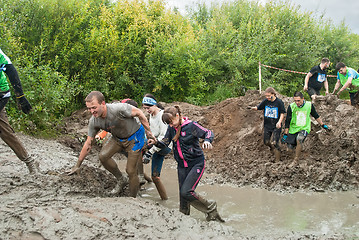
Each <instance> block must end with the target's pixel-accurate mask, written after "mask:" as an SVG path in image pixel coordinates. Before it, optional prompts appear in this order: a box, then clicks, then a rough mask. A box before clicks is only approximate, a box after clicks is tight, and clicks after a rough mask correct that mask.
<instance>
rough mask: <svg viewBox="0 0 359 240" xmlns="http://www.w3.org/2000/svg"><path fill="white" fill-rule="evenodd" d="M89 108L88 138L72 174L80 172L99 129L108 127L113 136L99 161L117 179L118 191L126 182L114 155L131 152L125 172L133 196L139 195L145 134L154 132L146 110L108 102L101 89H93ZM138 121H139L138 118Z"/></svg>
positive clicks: (150, 137) (107, 142) (88, 98)
mask: <svg viewBox="0 0 359 240" xmlns="http://www.w3.org/2000/svg"><path fill="white" fill-rule="evenodd" d="M85 102H86V106H87V109H88V110H89V111H91V114H92V117H91V118H90V120H89V130H88V136H87V139H86V141H85V143H84V145H83V147H82V150H81V152H80V155H79V158H78V161H77V164H76V165H75V166H74V167H73V168H72V169H71V171H70V172H69V175H71V174H74V173H76V172H78V170H79V168H80V166H81V164H82V162H83V160H84V159H85V157H86V156H87V154H88V153H89V151H90V150H91V145H92V142H93V140H94V139H95V136H96V134H97V133H98V131H100V130H101V129H102V130H105V131H107V132H110V133H111V136H110V137H109V138H108V139H107V140H106V142H105V143H104V144H103V146H102V149H101V151H100V154H99V158H100V161H101V163H102V165H103V166H104V167H105V169H106V170H108V171H109V172H111V173H112V174H113V175H114V176H115V177H116V178H117V181H118V182H117V185H116V187H115V189H114V190H113V191H112V193H119V192H121V191H122V190H123V188H124V187H125V186H126V184H127V179H126V177H125V176H124V175H122V173H121V171H120V169H119V168H118V166H117V163H116V162H115V160H114V159H112V156H113V155H114V154H115V153H117V152H119V151H125V152H127V154H128V157H127V164H126V172H127V174H128V177H129V190H130V196H131V197H136V196H137V193H138V191H139V185H140V184H139V178H138V175H137V164H138V161H140V160H142V148H143V146H144V143H145V134H146V135H147V138H148V139H152V138H153V135H152V133H151V131H150V126H149V123H148V121H147V118H146V117H145V115H144V113H143V112H142V111H141V110H140V109H138V108H136V107H133V106H131V105H129V104H127V103H110V104H106V103H105V97H104V96H103V94H102V93H101V92H98V91H93V92H91V93H90V94H89V95H88V96H87V97H86V99H85ZM138 120H139V121H138Z"/></svg>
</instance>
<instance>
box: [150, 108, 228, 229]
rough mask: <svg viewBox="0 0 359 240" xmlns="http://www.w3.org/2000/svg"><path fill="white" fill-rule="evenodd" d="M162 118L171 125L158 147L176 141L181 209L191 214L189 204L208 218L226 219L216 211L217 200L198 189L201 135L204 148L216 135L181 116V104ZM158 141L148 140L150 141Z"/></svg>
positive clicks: (175, 153)
mask: <svg viewBox="0 0 359 240" xmlns="http://www.w3.org/2000/svg"><path fill="white" fill-rule="evenodd" d="M162 121H163V122H165V123H167V124H168V128H167V132H166V135H165V137H164V138H163V139H162V141H160V142H156V146H158V147H164V146H168V145H169V144H170V142H171V141H172V142H173V154H174V158H175V160H176V161H177V163H178V165H177V172H178V183H179V193H180V212H182V213H184V214H186V215H189V214H190V205H192V206H193V207H195V208H196V209H198V210H199V211H201V212H204V213H205V214H206V220H207V221H211V220H218V221H221V222H224V221H223V219H222V218H221V217H220V216H219V214H218V212H217V203H216V202H215V201H213V200H209V201H208V200H206V199H204V198H203V197H202V196H199V195H198V194H197V193H196V192H195V189H196V187H197V185H198V183H199V180H200V179H201V177H202V175H203V172H204V168H205V159H204V153H203V150H202V148H201V146H200V143H199V138H202V139H204V142H203V145H202V147H203V148H204V149H212V141H213V138H214V134H213V132H212V131H210V130H208V129H206V128H204V127H202V126H201V125H199V124H198V123H197V122H193V121H190V120H188V118H186V117H182V116H181V111H180V109H179V107H178V106H174V107H169V108H166V109H165V110H164V113H163V115H162ZM151 142H152V143H155V142H154V141H153V140H149V143H150V144H151Z"/></svg>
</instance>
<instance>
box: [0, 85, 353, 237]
mask: <svg viewBox="0 0 359 240" xmlns="http://www.w3.org/2000/svg"><path fill="white" fill-rule="evenodd" d="M280 98H281V99H282V100H283V101H284V103H285V106H286V107H287V106H288V104H289V103H290V102H291V98H286V97H282V96H280ZM262 99H263V96H260V95H259V94H258V92H256V91H253V92H248V93H247V95H246V96H244V97H240V98H234V99H227V100H226V101H223V102H221V103H219V104H217V105H213V106H208V107H198V106H193V105H190V104H186V103H171V105H173V104H178V105H180V106H181V109H182V112H183V115H185V116H188V117H190V119H192V120H196V121H198V122H199V123H201V124H203V125H204V126H206V127H207V128H210V129H212V130H213V131H214V132H215V135H216V138H215V142H214V149H213V150H212V151H208V152H206V156H207V164H206V166H207V168H206V174H205V176H204V178H203V180H202V183H203V184H209V185H216V186H219V185H220V184H225V185H227V184H231V185H232V186H235V187H237V188H238V187H244V186H246V187H251V188H253V187H254V188H260V189H267V190H270V191H272V192H279V193H283V194H284V193H288V192H296V191H302V192H307V193H308V192H309V193H311V192H323V191H324V192H334V193H335V192H337V191H340V192H342V191H349V192H352V193H353V194H356V195H358V187H359V162H358V159H357V158H358V140H359V139H358V138H359V136H358V134H357V132H358V128H359V120H358V118H357V110H355V109H354V108H352V107H351V106H349V105H347V104H346V102H344V101H341V100H337V99H336V98H334V97H324V98H322V99H321V100H320V101H318V103H317V104H316V108H317V111H318V113H319V114H320V116H321V117H322V119H323V121H324V122H325V123H326V124H328V125H329V126H330V127H331V128H332V131H331V132H329V133H327V132H324V131H322V130H321V128H320V126H317V125H315V123H313V124H312V132H311V133H310V135H309V136H308V138H307V139H306V142H305V145H304V146H305V147H304V152H303V155H302V160H301V161H302V164H300V165H299V166H297V167H295V168H288V165H289V164H290V162H291V160H292V156H291V155H290V153H288V152H285V151H284V153H283V156H282V161H281V162H279V163H274V162H273V161H274V157H273V156H272V155H271V153H270V151H269V149H268V148H267V147H266V146H264V145H263V143H262V122H263V117H262V112H260V111H257V112H253V111H251V110H248V109H247V106H248V105H250V106H256V105H257V104H258V103H259V102H260V101H261V100H262ZM88 118H89V115H88V114H87V113H86V112H85V111H84V110H81V111H78V112H76V113H74V114H73V115H72V116H71V117H70V118H69V119H68V120H67V122H66V126H65V128H63V129H62V131H63V134H64V135H63V137H61V138H60V139H57V140H56V141H49V140H42V139H35V138H32V137H29V136H21V135H20V137H21V139H22V140H23V142H24V144H25V146H26V148H27V149H29V152H30V153H32V154H35V155H37V158H38V159H39V161H40V167H41V169H42V171H43V172H44V173H45V174H44V175H40V176H35V177H32V176H29V175H27V174H24V173H27V171H26V168H25V165H23V164H22V163H21V162H20V161H19V160H17V159H16V157H15V155H14V154H13V153H12V152H11V150H10V149H9V148H8V147H7V146H5V144H4V143H3V142H2V141H0V152H1V155H2V158H1V161H0V168H1V171H0V178H1V181H0V182H1V183H0V184H1V190H0V199H1V203H2V204H1V209H0V211H1V214H0V232H1V233H0V239H74V238H77V239H246V238H255V239H265V238H266V235H264V234H263V233H261V231H260V229H258V230H259V231H258V234H257V235H252V234H251V235H245V234H244V233H243V232H245V231H242V232H241V231H240V229H237V228H235V227H233V226H231V225H230V224H227V223H226V224H220V223H217V222H210V223H207V222H205V221H204V218H203V217H193V215H192V216H184V215H182V214H180V213H179V212H178V210H177V209H172V208H166V207H164V206H163V205H162V204H161V203H160V204H159V202H158V201H153V200H151V199H148V198H145V197H143V198H141V197H139V198H137V199H132V198H128V197H125V196H121V197H114V196H111V195H109V194H108V192H109V191H110V190H111V189H112V188H113V187H114V184H115V181H114V178H113V177H112V176H111V175H110V174H109V173H107V172H106V171H105V170H103V169H101V168H98V160H97V155H96V154H97V151H98V149H99V146H98V147H95V148H94V149H93V151H92V153H91V155H90V156H89V157H88V158H87V159H88V160H87V161H85V162H84V164H83V169H82V172H81V175H78V176H67V175H65V174H64V171H65V170H68V169H69V168H71V167H72V166H73V165H74V164H75V162H76V160H77V156H78V153H79V150H80V148H81V146H82V143H81V141H82V140H83V139H84V137H85V135H86V132H87V119H88ZM60 143H61V144H60ZM116 158H118V159H121V158H122V157H121V155H118V156H116ZM167 161H172V162H173V161H174V160H173V159H172V157H169V158H168V160H167ZM172 167H173V166H172ZM121 169H123V168H121ZM147 173H148V171H147ZM164 174H165V173H164ZM172 178H176V177H175V176H172ZM165 184H166V183H165ZM200 188H201V186H199V189H200ZM125 195H126V193H125ZM213 198H216V197H215V196H213ZM174 201H176V199H175V200H174ZM239 201H240V200H239ZM358 202H359V200H358ZM358 202H357V203H354V204H353V205H352V206H351V210H352V211H356V212H358V208H359V205H358V204H359V203H358ZM174 204H175V202H174ZM239 204H240V203H239ZM164 205H165V204H164ZM222 205H224V204H222ZM258 207H259V208H260V206H258ZM219 209H220V210H221V206H219ZM196 214H197V213H194V216H196ZM198 214H199V213H198ZM229 214H230V213H225V214H224V218H227V220H229V219H230V218H231V216H229ZM198 216H199V215H198ZM357 222H359V217H358V219H357ZM273 231H274V232H277V231H275V229H274V230H273ZM358 234H359V233H358V231H356V232H355V231H354V232H351V233H349V235H348V233H346V232H340V231H339V232H337V233H333V234H332V235H329V236H328V235H324V236H323V234H322V233H303V232H296V231H292V232H283V231H282V232H280V231H279V232H278V233H276V235H275V236H276V237H275V238H278V239H283V238H284V239H286V238H288V239H316V238H323V237H324V238H327V237H331V238H335V239H346V238H354V237H357V235H358Z"/></svg>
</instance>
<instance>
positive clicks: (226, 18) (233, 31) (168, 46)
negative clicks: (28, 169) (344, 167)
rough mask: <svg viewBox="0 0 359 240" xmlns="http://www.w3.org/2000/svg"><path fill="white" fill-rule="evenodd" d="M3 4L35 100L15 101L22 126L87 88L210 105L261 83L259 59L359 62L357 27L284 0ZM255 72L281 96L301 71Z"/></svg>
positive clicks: (47, 116)
mask: <svg viewBox="0 0 359 240" xmlns="http://www.w3.org/2000/svg"><path fill="white" fill-rule="evenodd" d="M0 9H1V11H0V20H1V21H2V23H3V24H2V26H1V27H0V36H1V39H2V45H1V46H0V47H1V48H2V50H3V51H4V52H5V53H6V54H7V55H8V56H9V57H10V58H11V59H12V61H13V62H14V64H15V66H16V67H17V68H18V70H19V73H20V77H21V79H22V82H23V85H24V90H25V94H26V95H27V96H29V100H30V101H31V103H32V104H33V106H34V111H33V112H32V113H31V114H30V115H29V116H24V115H22V114H20V113H19V112H18V110H17V109H16V104H15V102H11V103H10V105H9V106H8V111H9V114H10V116H12V117H13V118H12V121H13V123H14V124H16V125H15V126H17V127H19V128H23V129H29V130H30V129H31V130H34V129H40V130H46V129H48V128H49V126H50V125H51V124H53V123H57V122H58V121H59V120H60V119H61V118H62V117H63V116H66V115H67V114H69V113H70V112H71V111H73V110H75V109H77V108H79V107H81V106H82V105H83V98H84V97H85V96H86V95H87V94H88V93H89V92H90V91H92V90H99V91H101V92H103V93H104V94H105V96H106V99H107V100H108V101H111V100H114V99H121V98H127V97H130V98H134V99H136V100H137V101H140V100H141V98H142V96H143V94H145V93H147V92H151V93H153V94H155V96H156V97H158V98H159V99H160V100H162V101H187V102H190V103H194V104H211V103H215V102H218V101H221V100H223V99H225V98H229V97H236V96H239V95H242V94H244V92H245V91H246V90H247V89H254V88H258V62H262V63H264V64H267V65H271V66H275V67H279V68H284V69H290V70H296V71H301V72H307V71H308V70H309V69H310V68H311V67H312V66H314V65H315V64H318V63H319V61H320V59H321V58H322V57H328V58H329V59H330V60H331V61H332V66H331V68H330V69H329V73H330V74H335V69H334V67H335V64H336V63H337V62H338V61H343V62H345V63H346V64H347V65H348V66H351V67H354V68H356V67H357V66H358V65H359V63H358V59H359V56H358V55H359V52H358V51H357V49H358V45H359V38H358V35H357V34H354V33H351V32H350V31H349V29H348V28H347V26H346V25H345V24H344V23H342V24H341V25H338V26H336V25H333V24H332V23H331V22H330V21H328V20H325V19H324V17H321V18H319V19H318V18H315V17H314V16H313V14H312V13H310V12H303V11H302V9H300V8H299V7H298V6H295V5H293V4H292V3H291V2H289V1H278V2H275V1H271V2H269V3H267V4H265V5H261V4H259V3H258V2H253V1H249V0H236V1H233V2H227V3H223V4H212V5H211V6H206V5H204V4H201V3H197V4H194V5H193V6H192V7H190V8H189V9H188V13H187V14H186V15H181V14H180V13H179V12H178V11H177V10H176V9H175V10H170V9H168V8H167V7H166V5H165V2H164V1H161V0H151V1H144V0H123V1H116V2H114V1H110V0H76V1H75V0H13V1H5V0H0ZM262 77H263V80H264V86H263V88H265V87H267V86H273V87H275V88H276V89H277V90H279V92H281V93H282V94H287V95H288V94H292V93H293V92H294V91H296V90H300V89H301V88H302V85H303V79H304V76H303V75H298V74H293V73H287V72H282V71H277V70H273V69H267V68H262ZM334 82H335V79H331V80H330V82H329V83H330V87H331V88H332V87H333V85H334ZM29 126H30V127H29ZM34 126H35V127H34Z"/></svg>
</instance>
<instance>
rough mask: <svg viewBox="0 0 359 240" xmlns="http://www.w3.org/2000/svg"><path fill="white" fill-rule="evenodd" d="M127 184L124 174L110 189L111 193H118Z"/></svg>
mask: <svg viewBox="0 0 359 240" xmlns="http://www.w3.org/2000/svg"><path fill="white" fill-rule="evenodd" d="M127 184H128V179H127V177H125V176H122V177H121V178H120V179H119V180H117V184H116V186H115V187H114V188H113V189H112V191H111V194H120V193H121V192H122V191H123V189H124V188H125V187H126V185H127Z"/></svg>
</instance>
